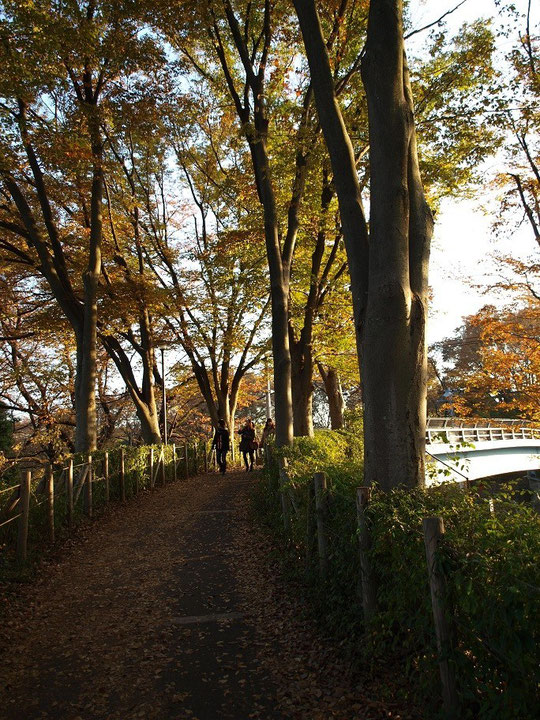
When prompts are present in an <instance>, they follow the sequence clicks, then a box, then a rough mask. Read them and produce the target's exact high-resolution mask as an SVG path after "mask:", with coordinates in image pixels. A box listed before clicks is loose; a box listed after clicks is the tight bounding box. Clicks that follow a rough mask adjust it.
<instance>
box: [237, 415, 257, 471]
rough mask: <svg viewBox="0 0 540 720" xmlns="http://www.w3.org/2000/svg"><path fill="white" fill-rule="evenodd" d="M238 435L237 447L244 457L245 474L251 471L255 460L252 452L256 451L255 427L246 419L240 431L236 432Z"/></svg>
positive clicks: (249, 419) (250, 420) (251, 421)
mask: <svg viewBox="0 0 540 720" xmlns="http://www.w3.org/2000/svg"><path fill="white" fill-rule="evenodd" d="M238 434H239V435H240V436H241V437H242V439H241V440H240V446H239V448H240V452H241V453H242V455H243V456H244V465H245V466H246V472H249V471H251V470H253V462H254V460H255V457H254V452H255V450H256V449H257V443H256V440H255V425H254V423H253V420H252V419H251V418H248V419H247V420H246V424H245V425H244V427H243V428H242V429H241V430H239V431H238ZM248 456H249V462H248Z"/></svg>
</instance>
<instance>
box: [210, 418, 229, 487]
mask: <svg viewBox="0 0 540 720" xmlns="http://www.w3.org/2000/svg"><path fill="white" fill-rule="evenodd" d="M229 447H230V436H229V431H228V430H227V428H226V427H225V420H220V421H219V422H218V428H217V430H216V432H215V434H214V439H213V441H212V448H216V461H217V464H218V465H219V469H220V470H221V474H222V475H225V471H226V470H227V453H228V452H229Z"/></svg>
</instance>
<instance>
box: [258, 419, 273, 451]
mask: <svg viewBox="0 0 540 720" xmlns="http://www.w3.org/2000/svg"><path fill="white" fill-rule="evenodd" d="M275 432H276V426H275V425H274V421H273V420H272V418H268V419H267V421H266V425H265V426H264V428H263V431H262V435H261V448H263V449H264V447H265V445H266V442H267V440H268V438H269V437H270V436H271V435H274V433H275Z"/></svg>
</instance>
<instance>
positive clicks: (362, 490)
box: [356, 487, 376, 625]
mask: <svg viewBox="0 0 540 720" xmlns="http://www.w3.org/2000/svg"><path fill="white" fill-rule="evenodd" d="M370 493H371V489H370V488H369V487H359V488H358V490H357V491H356V523H357V527H358V550H359V555H360V586H361V595H362V609H363V611H364V622H365V623H366V625H367V624H368V623H369V621H370V620H371V618H372V617H373V615H374V613H375V610H376V594H375V582H374V578H373V572H372V568H371V561H370V558H369V549H370V547H371V538H370V536H369V530H368V526H367V521H366V513H365V510H366V507H367V504H368V502H369V498H370Z"/></svg>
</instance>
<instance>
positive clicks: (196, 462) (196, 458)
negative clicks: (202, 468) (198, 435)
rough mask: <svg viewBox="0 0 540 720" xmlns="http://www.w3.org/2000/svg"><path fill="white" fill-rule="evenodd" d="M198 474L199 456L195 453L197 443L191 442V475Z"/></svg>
mask: <svg viewBox="0 0 540 720" xmlns="http://www.w3.org/2000/svg"><path fill="white" fill-rule="evenodd" d="M198 472H199V455H198V453H197V441H196V440H194V441H193V474H194V475H197V474H198Z"/></svg>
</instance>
